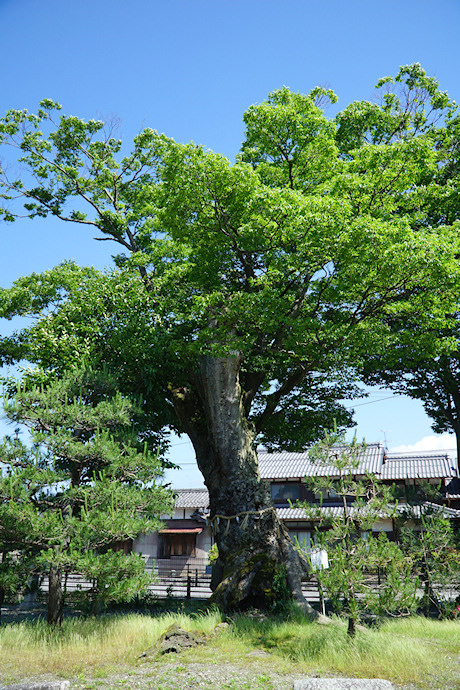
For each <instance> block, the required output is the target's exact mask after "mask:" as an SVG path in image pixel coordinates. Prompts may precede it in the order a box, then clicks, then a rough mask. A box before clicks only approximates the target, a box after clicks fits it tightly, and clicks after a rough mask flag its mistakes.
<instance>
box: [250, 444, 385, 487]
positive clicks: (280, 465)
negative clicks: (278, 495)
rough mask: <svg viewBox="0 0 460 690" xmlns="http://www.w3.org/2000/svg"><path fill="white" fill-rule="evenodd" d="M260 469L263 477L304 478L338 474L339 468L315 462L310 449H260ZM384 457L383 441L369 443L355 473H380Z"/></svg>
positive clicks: (339, 450)
mask: <svg viewBox="0 0 460 690" xmlns="http://www.w3.org/2000/svg"><path fill="white" fill-rule="evenodd" d="M336 450H337V451H338V452H339V453H341V452H343V451H346V447H345V446H338V447H337V449H336ZM258 455H259V471H260V476H261V477H262V479H302V478H303V477H321V476H329V477H334V476H337V469H336V468H335V467H334V466H333V465H330V464H328V463H327V462H324V463H323V462H314V461H312V460H311V459H310V456H309V453H308V451H305V452H303V453H287V452H281V453H268V452H267V451H259V453H258ZM383 457H384V448H383V445H382V444H381V443H369V444H368V445H367V446H366V448H365V450H364V451H363V452H362V453H361V454H360V455H359V456H358V465H357V466H356V467H353V470H352V471H353V474H355V475H363V474H366V473H367V472H369V473H371V474H377V475H378V474H379V473H380V470H381V467H382V463H383Z"/></svg>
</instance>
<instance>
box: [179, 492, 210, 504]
mask: <svg viewBox="0 0 460 690" xmlns="http://www.w3.org/2000/svg"><path fill="white" fill-rule="evenodd" d="M175 493H176V495H177V498H176V508H207V507H208V506H209V494H208V490H207V489H177V490H176V491H175Z"/></svg>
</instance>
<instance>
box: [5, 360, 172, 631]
mask: <svg viewBox="0 0 460 690" xmlns="http://www.w3.org/2000/svg"><path fill="white" fill-rule="evenodd" d="M114 384H115V382H114V380H113V378H112V377H110V376H109V375H108V374H107V372H104V371H103V370H99V371H94V370H91V369H89V368H80V369H73V370H72V371H71V372H70V373H69V372H68V373H66V374H65V375H63V377H62V378H59V379H56V380H54V381H52V382H49V383H48V385H46V386H45V385H43V384H42V385H41V386H31V385H29V386H24V385H23V386H21V387H19V388H18V389H17V390H16V391H15V392H14V394H13V395H10V397H9V398H8V399H7V400H6V401H5V405H4V407H5V411H6V414H7V417H8V418H9V419H10V420H11V421H13V422H14V423H15V424H20V425H24V426H25V427H26V428H27V429H28V430H29V433H30V438H29V440H28V442H23V441H21V440H20V438H19V437H14V436H13V437H10V436H7V437H5V439H3V441H2V442H1V444H0V459H1V469H0V543H1V545H2V549H3V552H4V558H3V559H2V561H6V562H5V567H4V568H3V567H2V569H1V572H2V574H3V571H5V573H4V574H5V577H6V574H7V573H9V574H10V575H13V574H14V571H13V570H12V569H11V568H10V567H8V566H9V563H8V562H7V561H8V554H11V553H12V552H14V556H13V558H12V559H10V560H13V562H14V563H15V566H16V570H17V567H19V566H20V565H21V563H23V562H26V563H27V565H28V567H29V568H30V569H31V571H32V572H35V573H46V575H47V576H48V583H49V586H48V622H49V623H50V624H52V625H56V624H60V623H61V621H62V615H63V605H64V595H65V592H64V590H63V588H62V580H63V577H64V575H65V574H69V573H78V574H80V575H82V576H83V577H85V578H86V579H89V580H92V581H93V583H94V587H93V603H94V604H95V605H96V606H99V605H103V604H105V603H107V602H108V601H117V600H118V601H119V600H121V601H123V600H125V601H129V600H130V599H132V598H134V597H135V596H136V595H137V594H139V593H140V592H142V591H143V590H145V588H146V587H147V586H148V584H149V583H150V577H149V576H148V574H147V573H146V572H145V568H144V562H143V560H142V559H141V558H140V557H139V555H138V554H131V555H129V556H125V555H124V554H123V553H121V552H119V551H118V550H117V544H120V543H122V542H124V541H126V540H129V539H131V540H132V539H134V538H136V537H138V536H139V535H140V534H141V533H143V532H148V531H152V530H157V529H158V528H159V527H160V526H161V524H162V523H161V521H160V515H161V514H164V513H167V512H168V511H169V510H170V509H171V507H172V503H173V498H172V492H171V491H170V490H169V489H166V488H165V487H164V486H162V484H161V472H162V468H161V463H160V461H159V458H158V455H153V454H152V453H150V452H149V451H148V450H147V448H144V447H143V444H142V443H139V439H138V437H137V434H136V431H135V428H134V420H135V418H136V405H135V404H133V402H132V401H130V400H129V399H127V398H126V397H124V396H122V395H120V394H119V393H118V392H117V391H116V390H115V389H114ZM18 430H19V429H18ZM2 566H3V563H2ZM10 579H11V578H10ZM0 582H1V583H2V585H3V587H4V588H7V587H9V588H10V589H11V588H12V586H13V585H15V583H14V582H13V583H11V582H10V581H7V580H5V578H2V579H1V580H0ZM16 584H18V583H16Z"/></svg>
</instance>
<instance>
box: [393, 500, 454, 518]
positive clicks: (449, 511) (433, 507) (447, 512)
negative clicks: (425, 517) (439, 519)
mask: <svg viewBox="0 0 460 690" xmlns="http://www.w3.org/2000/svg"><path fill="white" fill-rule="evenodd" d="M422 506H423V509H424V510H423V514H426V513H428V512H429V513H442V514H443V515H444V516H445V517H447V518H455V519H457V520H460V510H457V509H456V508H448V507H447V506H444V505H439V504H437V503H431V502H429V501H427V502H426V503H423V504H422V505H414V506H408V505H405V504H404V503H400V504H399V505H398V507H397V510H398V513H407V514H408V515H411V514H412V515H413V516H414V517H416V518H418V517H420V514H421V512H422Z"/></svg>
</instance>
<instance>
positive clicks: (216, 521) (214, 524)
mask: <svg viewBox="0 0 460 690" xmlns="http://www.w3.org/2000/svg"><path fill="white" fill-rule="evenodd" d="M270 512H274V513H275V514H276V510H275V508H274V507H271V508H262V510H243V511H242V512H241V513H236V514H235V515H220V514H216V515H214V517H213V518H209V519H208V522H209V523H210V524H211V530H212V533H213V534H217V533H218V532H219V531H220V521H221V520H226V521H227V522H226V525H225V531H224V537H226V536H227V534H228V532H229V529H230V523H231V521H232V520H236V522H238V523H239V521H240V518H243V521H242V523H241V529H242V530H245V529H246V528H247V526H248V522H249V516H250V515H256V516H257V517H260V516H261V515H262V514H263V513H270Z"/></svg>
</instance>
